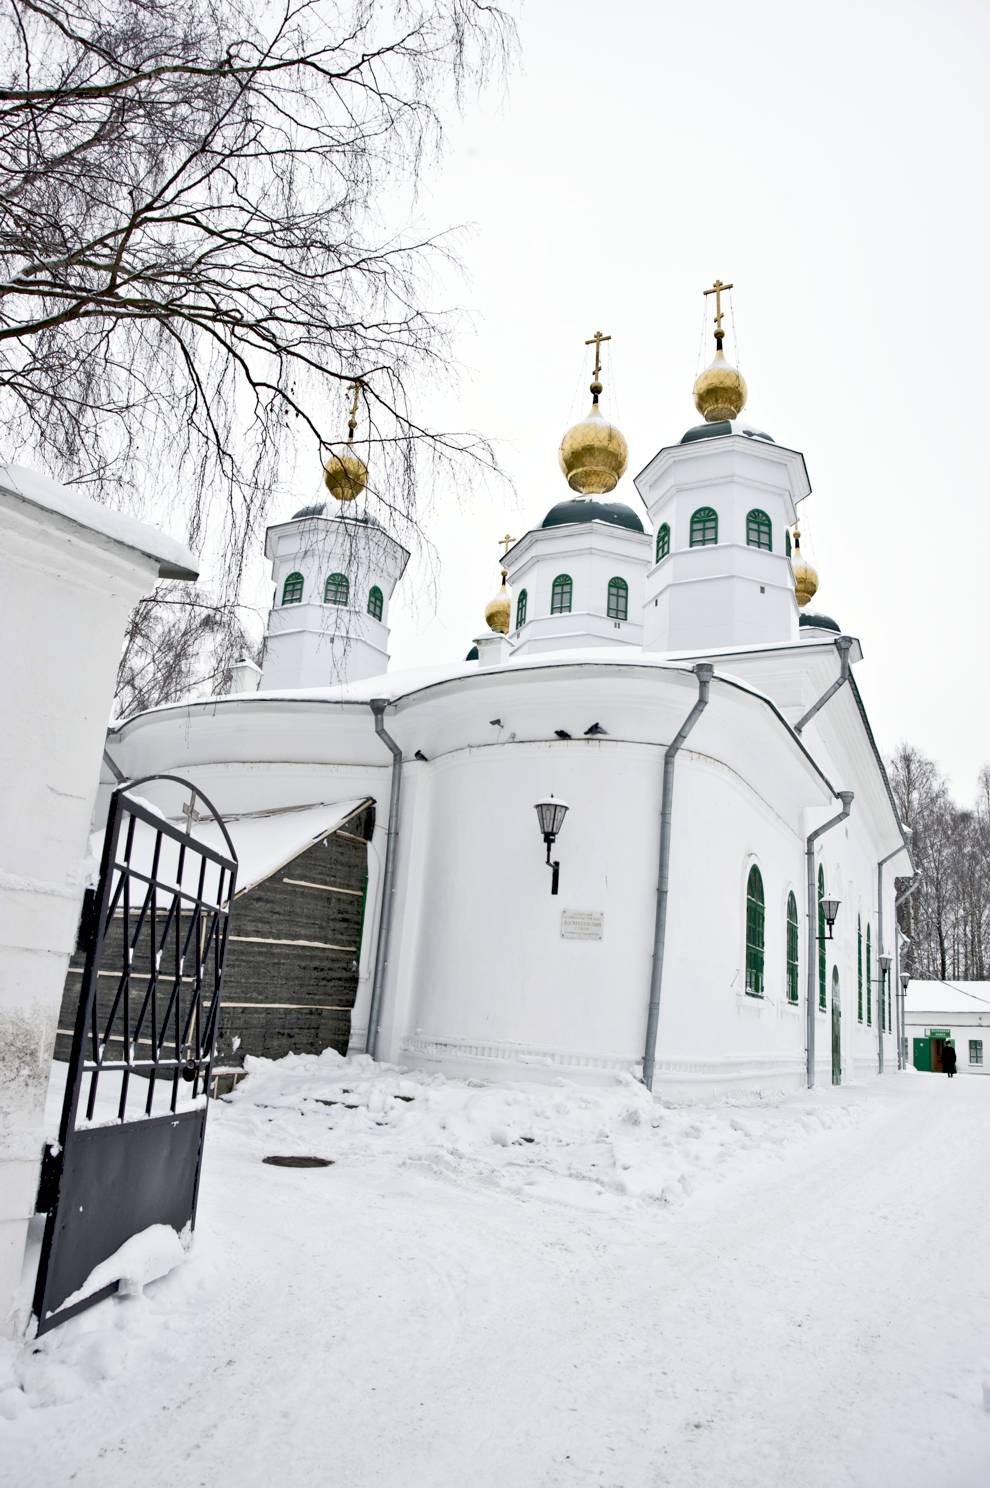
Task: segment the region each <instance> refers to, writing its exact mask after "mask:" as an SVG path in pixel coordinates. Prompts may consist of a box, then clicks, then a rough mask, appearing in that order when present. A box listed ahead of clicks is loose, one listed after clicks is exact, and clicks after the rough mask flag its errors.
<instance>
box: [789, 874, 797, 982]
mask: <svg viewBox="0 0 990 1488" xmlns="http://www.w3.org/2000/svg"><path fill="white" fill-rule="evenodd" d="M798 986H799V974H798V911H797V900H796V899H795V897H794V890H793V889H792V890H791V892H790V893H789V894H788V896H787V1001H788V1002H797V1000H798Z"/></svg>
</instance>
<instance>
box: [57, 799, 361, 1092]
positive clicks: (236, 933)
mask: <svg viewBox="0 0 990 1488" xmlns="http://www.w3.org/2000/svg"><path fill="white" fill-rule="evenodd" d="M373 829H374V807H373V806H369V807H366V808H364V809H363V810H362V811H361V812H359V813H358V814H357V815H356V816H354V817H351V818H350V819H349V820H348V821H347V822H345V823H344V825H343V826H342V827H340V828H338V830H337V831H336V832H333V833H332V834H331V835H329V836H328V837H326V838H324V839H322V840H321V841H320V842H317V843H314V844H313V845H312V846H311V847H309V848H307V849H306V851H305V852H303V853H300V854H299V856H298V857H297V858H294V859H293V860H292V862H291V863H288V864H286V866H285V867H284V868H281V869H279V870H278V872H277V873H274V874H273V875H272V876H271V877H270V878H267V879H265V880H263V881H262V882H261V883H259V884H256V885H255V886H254V887H253V888H251V889H248V890H246V891H245V892H244V893H242V894H238V896H237V897H236V899H235V901H234V907H233V911H232V914H231V918H230V938H229V941H228V948H227V961H226V969H225V971H224V983H223V1000H222V1004H221V1009H220V1026H219V1035H218V1040H217V1052H216V1064H215V1068H216V1069H217V1070H237V1069H239V1068H240V1067H241V1066H242V1065H243V1061H244V1056H245V1054H261V1055H265V1056H266V1057H267V1058H269V1059H278V1058H281V1056H282V1055H283V1054H288V1053H296V1054H316V1053H320V1052H321V1051H322V1050H323V1049H327V1048H331V1049H336V1050H337V1051H338V1052H339V1053H341V1054H344V1053H346V1052H347V1043H348V1039H349V1037H350V1028H351V1010H352V1008H353V1006H354V998H355V995H356V992H357V980H358V961H359V957H360V949H361V933H362V921H363V914H364V895H365V885H366V882H367V872H368V866H367V865H368V839H370V836H371V833H372V831H373ZM120 957H121V951H120V940H119V933H118V935H114V934H113V933H111V935H110V936H108V937H107V947H106V955H105V959H104V966H105V968H106V969H107V971H109V972H110V973H111V975H109V976H104V977H101V979H100V983H99V1006H100V1007H101V1008H104V1009H108V1008H109V1006H110V1003H111V1001H112V998H113V996H114V993H115V992H116V987H117V977H116V973H117V970H118V968H119V967H120V965H121V959H120ZM83 960H84V958H83V957H82V956H74V957H73V959H72V962H71V964H70V967H69V973H68V976H67V978H66V984H65V991H64V994H63V999H62V1011H61V1016H60V1018H59V1031H58V1038H57V1041H56V1048H55V1057H56V1059H67V1058H68V1056H69V1050H70V1042H71V1035H72V1028H73V1025H74V1023H75V1016H76V1008H77V1006H78V1001H79V995H80V989H81V983H82V969H83ZM148 967H149V947H148V946H147V944H146V943H145V944H142V945H140V946H139V947H138V949H137V952H136V954H135V958H134V961H133V964H132V970H131V978H132V981H131V993H130V998H129V1004H130V1008H131V1016H132V1018H136V1016H137V1014H138V1011H139V1010H140V1007H141V1002H142V999H143V996H144V990H145V988H146V986H147V975H148ZM113 1042H116V1040H114V1041H112V1042H111V1050H110V1052H111V1057H112V1055H113V1054H114V1053H116V1054H117V1055H118V1057H119V1052H120V1051H119V1049H117V1050H114V1049H113Z"/></svg>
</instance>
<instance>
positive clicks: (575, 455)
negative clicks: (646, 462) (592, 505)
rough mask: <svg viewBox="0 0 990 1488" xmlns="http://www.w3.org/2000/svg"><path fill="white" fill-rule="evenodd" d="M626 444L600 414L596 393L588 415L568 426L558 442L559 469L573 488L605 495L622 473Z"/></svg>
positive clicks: (627, 453) (612, 425) (625, 461)
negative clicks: (569, 427)
mask: <svg viewBox="0 0 990 1488" xmlns="http://www.w3.org/2000/svg"><path fill="white" fill-rule="evenodd" d="M628 460H629V446H628V445H627V444H626V441H625V439H624V438H623V436H622V434H621V433H620V432H619V430H618V429H617V428H616V427H615V425H614V424H610V423H608V421H607V420H606V419H604V418H603V417H602V414H601V410H600V408H599V407H598V395H597V393H596V394H595V400H594V402H593V403H592V405H591V412H590V413H589V414H588V417H587V418H585V419H582V420H581V422H580V423H579V424H575V425H574V427H573V429H568V431H567V433H566V434H565V435H564V437H563V439H562V440H561V441H560V468H561V470H562V471H563V472H564V475H565V476H566V477H567V484H568V485H569V486H570V488H571V490H572V491H577V492H578V494H579V495H581V496H604V495H605V494H606V493H607V492H608V491H614V490H615V488H616V486H617V485H618V484H619V481H620V480H621V479H622V476H623V474H624V473H625V469H626V464H627V463H628Z"/></svg>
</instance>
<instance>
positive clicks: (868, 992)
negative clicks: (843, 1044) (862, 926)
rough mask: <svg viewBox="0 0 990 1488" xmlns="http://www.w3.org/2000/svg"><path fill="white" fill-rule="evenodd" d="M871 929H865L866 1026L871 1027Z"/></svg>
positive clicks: (869, 926) (869, 927)
mask: <svg viewBox="0 0 990 1488" xmlns="http://www.w3.org/2000/svg"><path fill="white" fill-rule="evenodd" d="M872 929H873V927H872V926H871V925H867V927H866V1026H867V1028H872V1027H873V934H872Z"/></svg>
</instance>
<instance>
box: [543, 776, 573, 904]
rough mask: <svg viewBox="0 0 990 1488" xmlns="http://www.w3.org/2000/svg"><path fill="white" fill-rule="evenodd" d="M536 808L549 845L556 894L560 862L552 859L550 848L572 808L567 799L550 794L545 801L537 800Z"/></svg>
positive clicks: (553, 887)
mask: <svg viewBox="0 0 990 1488" xmlns="http://www.w3.org/2000/svg"><path fill="white" fill-rule="evenodd" d="M535 809H536V816H537V820H538V821H539V823H540V832H541V833H542V836H543V841H544V842H545V843H546V845H547V867H548V868H549V869H550V870H551V871H552V873H553V878H552V879H551V882H550V892H551V894H556V892H557V886H558V883H559V881H560V864H559V863H558V862H556V861H555V862H551V861H550V849H551V848H552V847H553V845H554V842H555V841H556V840H557V833H558V832H559V831H560V829H561V827H562V826H563V825H564V817H565V816H566V815H567V813H568V810H569V809H570V808H569V807H568V805H567V803H566V801H557V800H555V799H554V797H553V796H549V797H548V798H547V800H545V801H537V803H536V808H535Z"/></svg>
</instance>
